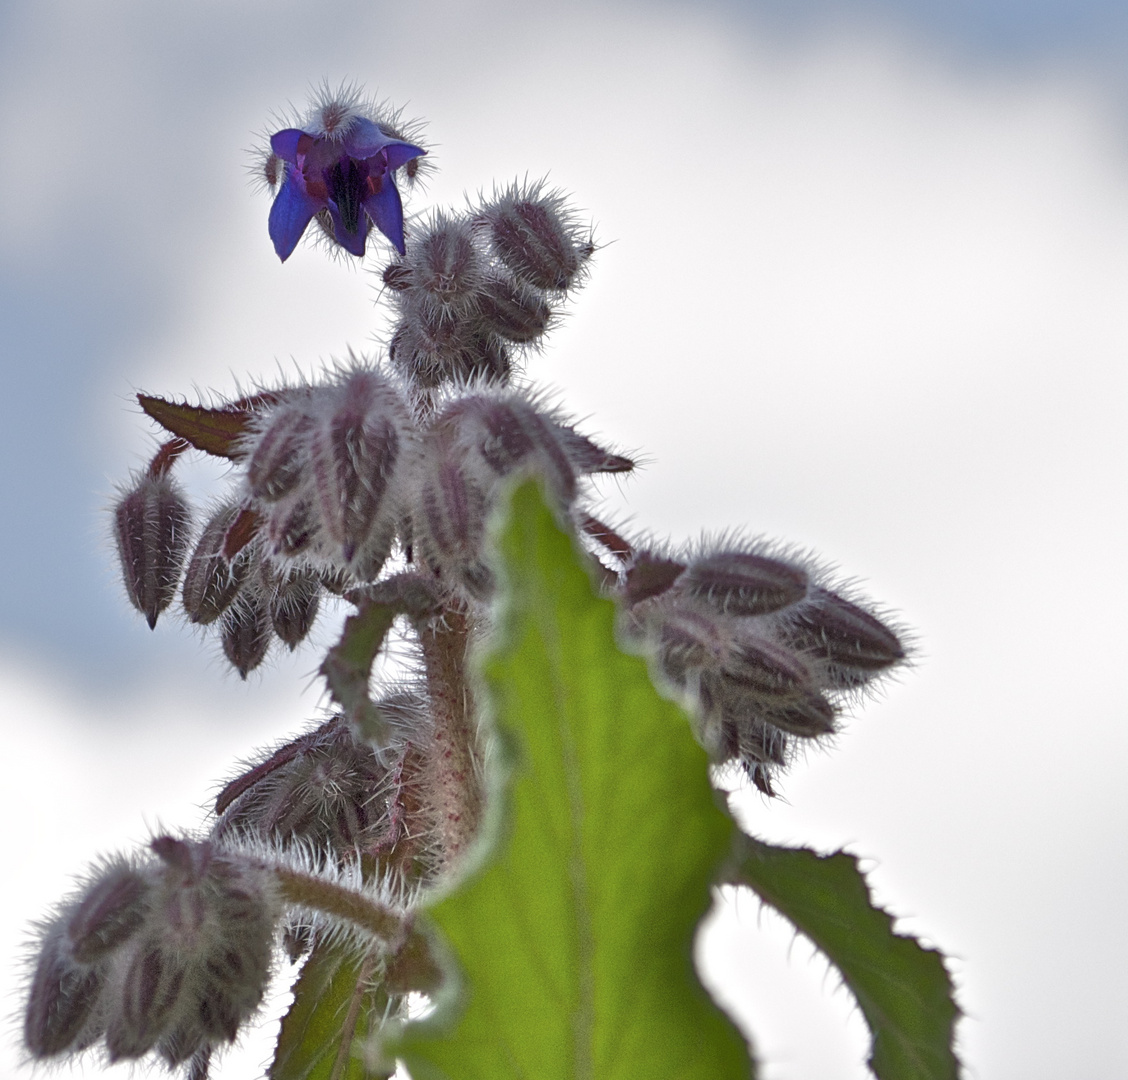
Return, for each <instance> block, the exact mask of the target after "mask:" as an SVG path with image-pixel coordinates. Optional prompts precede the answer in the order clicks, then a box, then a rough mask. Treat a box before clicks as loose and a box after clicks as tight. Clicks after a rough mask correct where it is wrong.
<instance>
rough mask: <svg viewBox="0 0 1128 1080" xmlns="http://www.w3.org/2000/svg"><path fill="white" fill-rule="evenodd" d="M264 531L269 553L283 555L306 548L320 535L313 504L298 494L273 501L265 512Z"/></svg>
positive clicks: (297, 553) (305, 549) (295, 553)
mask: <svg viewBox="0 0 1128 1080" xmlns="http://www.w3.org/2000/svg"><path fill="white" fill-rule="evenodd" d="M264 531H265V534H266V542H267V546H268V549H269V551H270V553H271V554H273V555H281V556H283V557H284V558H293V557H294V556H296V555H301V554H303V553H304V552H306V551H308V550H309V549H310V547H311V546H312V545H314V544H315V543H316V542H317V540H318V538H319V535H320V527H319V525H318V521H317V515H316V513H315V512H314V509H313V506H312V505H311V503H310V501H309V500H308V499H306V498H305V497H303V496H300V495H296V496H291V497H290V498H289V499H283V500H282V501H281V502H277V503H275V504H274V505H273V506H272V507H271V508H270V512H269V513H268V514H267V515H266V522H265V525H264Z"/></svg>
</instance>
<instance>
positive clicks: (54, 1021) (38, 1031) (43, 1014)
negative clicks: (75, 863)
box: [24, 920, 105, 1058]
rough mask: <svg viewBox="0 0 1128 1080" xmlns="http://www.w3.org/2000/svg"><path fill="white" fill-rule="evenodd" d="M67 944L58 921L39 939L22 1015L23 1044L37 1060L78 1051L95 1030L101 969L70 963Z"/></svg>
mask: <svg viewBox="0 0 1128 1080" xmlns="http://www.w3.org/2000/svg"><path fill="white" fill-rule="evenodd" d="M68 946H69V943H68V941H67V935H66V930H65V927H64V925H63V922H62V920H60V921H58V922H56V923H54V924H53V925H52V926H51V927H49V928H48V930H47V933H46V935H45V937H44V939H43V944H42V946H41V947H40V951H39V957H38V960H37V961H36V965H35V972H34V974H33V975H32V979H31V986H30V990H29V993H28V1002H27V1012H26V1013H25V1014H24V1043H25V1044H26V1045H27V1048H28V1050H29V1051H30V1052H31V1054H32V1055H33V1056H34V1057H37V1058H47V1057H55V1056H57V1055H59V1054H64V1053H67V1052H75V1051H78V1050H82V1049H84V1048H85V1047H87V1046H89V1045H90V1044H91V1043H92V1042H93V1041H94V1040H95V1039H97V1038H98V1036H99V1035H100V1034H101V1030H100V1029H99V1028H98V1027H97V1024H96V1020H95V1016H96V1013H95V1009H96V1006H97V1004H98V1000H99V997H100V995H101V993H102V988H103V985H104V983H105V971H104V969H103V968H102V967H100V966H93V967H91V966H88V965H86V964H82V963H79V962H78V961H76V960H75V959H74V956H73V953H72V952H71V950H70V948H69V947H68Z"/></svg>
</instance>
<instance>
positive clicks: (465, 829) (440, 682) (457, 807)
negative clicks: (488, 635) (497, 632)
mask: <svg viewBox="0 0 1128 1080" xmlns="http://www.w3.org/2000/svg"><path fill="white" fill-rule="evenodd" d="M468 632H469V626H468V620H467V617H466V615H465V614H463V613H462V612H458V611H447V612H446V613H445V615H444V617H443V618H442V619H435V620H433V621H432V623H431V624H429V625H427V626H424V627H423V628H421V629H420V631H419V642H420V645H421V646H422V649H423V664H424V667H425V669H426V674H427V690H428V693H429V696H430V700H431V713H432V717H433V722H434V730H433V733H432V738H431V743H430V746H429V748H428V750H427V753H426V760H425V761H424V763H423V768H422V770H421V773H422V775H421V781H422V784H423V787H424V790H425V791H427V792H428V794H429V798H428V800H427V801H428V802H429V803H430V805H431V806H432V807H433V808H434V812H435V815H436V827H437V829H438V834H439V842H440V847H441V850H442V856H441V858H442V866H443V870H449V869H450V868H451V867H452V866H454V865H455V864H456V863H457V862H458V861H459V859H460V858H461V857H462V856H463V855H464V854H465V853H466V850H467V848H469V846H470V844H471V842H472V841H473V839H474V836H475V834H476V833H477V831H478V825H479V823H480V821H481V817H482V788H481V777H480V772H479V769H478V767H477V737H476V726H475V723H474V705H473V702H472V701H471V699H470V690H469V687H468V685H467V680H466V644H467V638H468Z"/></svg>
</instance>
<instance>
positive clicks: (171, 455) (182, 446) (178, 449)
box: [149, 438, 191, 479]
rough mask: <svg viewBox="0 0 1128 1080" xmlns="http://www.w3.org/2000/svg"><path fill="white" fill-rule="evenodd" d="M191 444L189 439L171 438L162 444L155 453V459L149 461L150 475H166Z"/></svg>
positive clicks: (155, 476)
mask: <svg viewBox="0 0 1128 1080" xmlns="http://www.w3.org/2000/svg"><path fill="white" fill-rule="evenodd" d="M190 445H191V444H190V443H189V442H188V440H187V439H180V438H176V439H169V440H168V441H167V442H163V443H161V445H160V449H158V450H157V452H156V454H154V455H153V460H152V461H150V462H149V475H150V476H151V477H153V478H154V479H156V478H157V477H158V476H164V474H165V473H167V472H168V470H169V469H171V468H172V463H173V462H174V461H175V460H176V459H177V458H178V457H180V455H181V454H183V453H184V451H185V450H187V449H188V448H189V446H190Z"/></svg>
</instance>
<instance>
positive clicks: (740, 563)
mask: <svg viewBox="0 0 1128 1080" xmlns="http://www.w3.org/2000/svg"><path fill="white" fill-rule="evenodd" d="M681 588H682V589H683V590H684V591H685V592H686V594H687V595H689V596H692V597H694V598H695V599H698V600H702V601H704V602H705V603H707V604H709V605H710V606H711V607H715V608H716V609H717V610H718V611H722V612H724V613H725V614H726V615H738V616H739V615H766V614H768V613H770V612H773V611H779V610H780V609H781V608H785V607H788V606H790V605H791V604H796V603H798V602H799V601H800V600H802V599H804V597H806V595H807V573H806V571H805V570H803V569H802V568H801V567H798V566H793V565H791V564H790V563H786V562H783V561H781V560H779V559H772V558H769V557H767V556H766V555H759V554H756V553H754V552H748V551H718V552H715V553H713V554H711V555H706V556H703V557H702V558H699V559H694V560H692V561H691V562H690V564H689V569H688V570H687V571H686V574H685V577H684V578H683V579H682V582H681Z"/></svg>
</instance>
